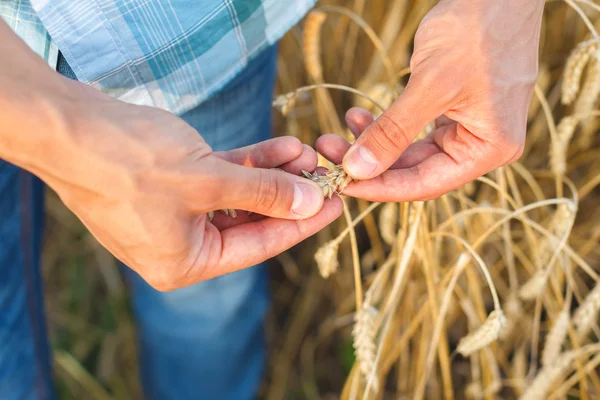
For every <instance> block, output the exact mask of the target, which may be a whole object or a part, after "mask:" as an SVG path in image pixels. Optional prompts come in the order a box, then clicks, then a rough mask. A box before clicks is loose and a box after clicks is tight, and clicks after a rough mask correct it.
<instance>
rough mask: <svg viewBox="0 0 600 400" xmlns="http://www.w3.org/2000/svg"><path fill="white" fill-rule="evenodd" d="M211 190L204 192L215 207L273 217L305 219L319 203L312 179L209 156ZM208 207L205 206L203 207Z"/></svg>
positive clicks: (314, 212)
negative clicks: (210, 163) (212, 189)
mask: <svg viewBox="0 0 600 400" xmlns="http://www.w3.org/2000/svg"><path fill="white" fill-rule="evenodd" d="M211 162H212V165H211V166H210V167H208V166H207V167H206V168H207V169H208V168H210V169H209V170H210V171H213V174H212V175H211V180H212V181H214V182H217V184H213V186H214V187H215V190H214V191H213V192H212V193H206V196H207V197H209V198H210V201H209V202H208V203H209V204H211V205H212V206H213V207H214V208H215V209H225V208H233V209H236V210H245V211H252V212H255V213H258V214H262V215H267V216H270V217H275V218H285V219H305V218H308V217H312V216H313V215H315V214H316V213H317V212H319V210H320V209H321V208H322V207H323V191H322V189H321V188H320V187H319V185H317V184H316V183H315V182H312V181H310V180H308V179H306V178H304V177H300V176H297V175H292V174H290V173H287V172H284V171H279V170H273V169H262V168H249V167H245V166H241V165H237V164H232V163H228V162H225V161H223V160H219V159H216V158H213V160H211ZM205 211H208V210H205Z"/></svg>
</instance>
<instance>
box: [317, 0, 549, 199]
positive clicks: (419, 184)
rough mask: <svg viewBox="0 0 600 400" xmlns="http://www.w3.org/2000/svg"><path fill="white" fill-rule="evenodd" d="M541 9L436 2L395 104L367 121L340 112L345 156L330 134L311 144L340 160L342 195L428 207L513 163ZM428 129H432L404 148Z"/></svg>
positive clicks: (533, 71) (537, 4) (537, 3)
mask: <svg viewBox="0 0 600 400" xmlns="http://www.w3.org/2000/svg"><path fill="white" fill-rule="evenodd" d="M543 6H544V1H543V0H531V1H522V0H507V1H496V0H441V1H440V2H439V4H438V5H437V6H436V7H435V8H434V9H432V10H431V12H430V13H429V14H428V15H427V16H426V17H425V18H424V19H423V21H422V22H421V25H420V27H419V29H418V31H417V34H416V36H415V49H414V54H413V56H412V58H411V63H410V64H411V71H412V73H411V77H410V80H409V82H408V85H407V87H406V89H405V90H404V92H403V93H402V95H401V96H400V98H398V99H397V100H396V101H395V102H394V104H393V105H392V106H391V107H390V108H389V109H388V110H387V111H386V112H384V113H383V114H382V115H381V116H380V117H379V118H378V119H377V120H376V121H373V118H372V117H371V116H370V115H369V114H368V113H366V112H365V111H364V110H360V109H351V110H349V111H348V113H347V115H346V121H347V123H348V126H349V127H350V129H351V130H352V131H353V133H354V134H355V135H356V136H357V140H356V142H355V143H354V145H352V146H351V147H350V145H348V144H347V143H345V142H344V141H343V140H342V139H341V138H339V137H337V136H333V135H326V136H323V137H321V138H320V140H319V141H318V143H317V149H318V150H319V152H321V153H322V154H323V155H324V156H325V157H327V158H329V159H330V160H331V161H333V162H336V163H339V162H342V159H343V165H344V169H345V170H346V171H347V172H348V173H349V174H350V175H351V176H352V177H354V178H355V179H358V180H361V182H358V183H355V184H351V185H350V186H349V187H348V188H347V189H346V190H345V191H344V194H347V195H349V196H356V197H361V198H364V199H368V200H375V201H411V200H425V199H431V198H436V197H438V196H440V195H442V194H444V193H446V192H448V191H450V190H453V189H456V188H458V187H460V186H462V185H463V184H465V183H467V182H469V181H471V180H473V179H475V178H477V177H479V176H481V175H484V174H486V173H487V172H489V171H491V170H493V169H494V168H497V167H499V166H502V165H506V164H509V163H511V162H513V161H516V160H517V159H518V158H519V157H520V155H521V153H522V151H523V146H524V141H525V129H526V123H527V109H528V106H529V102H530V100H531V95H532V91H533V86H534V84H535V79H536V76H537V69H538V46H539V36H540V29H541V20H542V12H543ZM440 117H441V118H440ZM434 120H436V129H435V130H434V131H433V132H432V133H431V134H429V135H428V136H427V137H426V138H425V139H423V140H420V141H417V142H414V143H413V140H414V139H415V137H416V135H417V134H418V133H419V132H420V131H421V130H423V129H424V128H425V126H426V125H427V124H428V123H429V122H431V121H434ZM363 130H364V132H363Z"/></svg>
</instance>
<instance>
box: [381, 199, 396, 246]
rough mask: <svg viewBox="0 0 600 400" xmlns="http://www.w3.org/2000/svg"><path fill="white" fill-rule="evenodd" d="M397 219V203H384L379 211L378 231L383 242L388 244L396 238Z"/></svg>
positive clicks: (392, 242)
mask: <svg viewBox="0 0 600 400" xmlns="http://www.w3.org/2000/svg"><path fill="white" fill-rule="evenodd" d="M397 220H398V203H386V204H384V206H383V207H382V208H381V212H380V213H379V232H380V233H381V238H382V239H383V241H384V242H386V243H387V244H389V245H392V244H394V242H395V240H396V233H397V232H398V229H397V228H396V221H397Z"/></svg>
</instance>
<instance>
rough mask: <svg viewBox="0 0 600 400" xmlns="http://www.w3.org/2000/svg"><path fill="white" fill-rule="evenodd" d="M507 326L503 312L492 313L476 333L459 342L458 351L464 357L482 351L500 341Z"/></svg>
mask: <svg viewBox="0 0 600 400" xmlns="http://www.w3.org/2000/svg"><path fill="white" fill-rule="evenodd" d="M505 326H506V317H505V316H504V314H503V313H502V310H494V311H492V312H491V313H490V315H489V316H488V317H487V319H486V320H485V321H484V323H483V324H482V325H481V326H480V327H479V328H478V329H477V330H476V331H475V332H473V333H471V334H469V335H467V336H465V337H464V338H462V339H461V340H460V342H458V346H457V348H456V351H457V352H459V353H460V354H462V355H463V356H468V355H470V354H472V353H474V352H475V351H477V350H481V349H482V348H484V347H486V346H487V345H489V344H490V343H492V342H494V341H496V340H498V338H499V337H500V333H501V332H502V330H503V329H504V327H505Z"/></svg>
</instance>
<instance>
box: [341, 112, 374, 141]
mask: <svg viewBox="0 0 600 400" xmlns="http://www.w3.org/2000/svg"><path fill="white" fill-rule="evenodd" d="M373 120H374V119H373V115H372V114H371V113H370V112H369V111H367V110H365V109H364V108H360V107H352V108H351V109H349V110H348V111H347V112H346V125H348V129H350V132H352V134H353V135H354V137H356V138H357V137H359V136H360V134H361V133H362V132H363V131H364V130H365V129H366V128H367V127H368V126H369V125H371V124H372V123H373Z"/></svg>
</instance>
